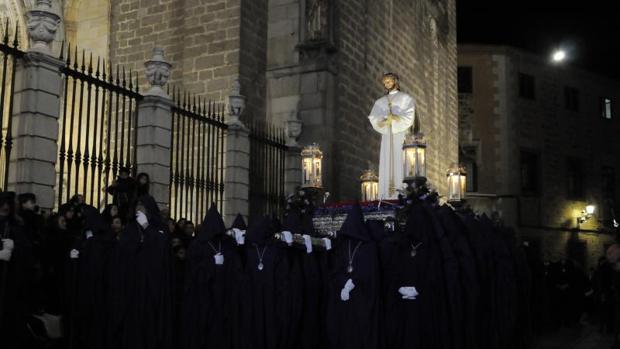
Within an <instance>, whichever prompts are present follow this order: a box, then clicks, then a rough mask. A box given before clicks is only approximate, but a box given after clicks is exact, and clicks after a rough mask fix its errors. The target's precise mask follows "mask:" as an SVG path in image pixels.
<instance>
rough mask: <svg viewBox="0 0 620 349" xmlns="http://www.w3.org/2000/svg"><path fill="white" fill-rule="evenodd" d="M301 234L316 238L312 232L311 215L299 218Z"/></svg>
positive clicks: (314, 232) (313, 231)
mask: <svg viewBox="0 0 620 349" xmlns="http://www.w3.org/2000/svg"><path fill="white" fill-rule="evenodd" d="M301 233H302V234H307V235H310V236H316V235H317V234H316V231H315V230H314V222H312V215H309V214H305V215H303V216H302V217H301Z"/></svg>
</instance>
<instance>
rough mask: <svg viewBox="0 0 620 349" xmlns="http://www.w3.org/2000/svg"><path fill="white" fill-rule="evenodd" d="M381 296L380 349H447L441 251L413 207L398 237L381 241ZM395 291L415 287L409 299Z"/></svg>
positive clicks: (429, 227) (427, 224) (420, 213)
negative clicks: (413, 295) (382, 301)
mask: <svg viewBox="0 0 620 349" xmlns="http://www.w3.org/2000/svg"><path fill="white" fill-rule="evenodd" d="M381 250H382V255H383V256H385V257H386V258H385V259H384V261H383V277H384V282H383V286H384V288H383V295H384V300H385V304H384V309H385V323H384V326H383V328H384V329H385V333H384V338H385V347H386V348H448V347H449V346H448V343H449V342H448V340H449V338H448V337H449V334H448V333H447V329H448V326H449V323H448V321H447V320H448V312H447V308H446V304H445V294H444V278H443V275H444V273H443V269H442V261H441V250H440V248H439V245H438V243H437V241H436V238H435V229H434V228H433V224H432V222H431V219H430V217H429V215H428V213H427V212H426V210H425V209H424V208H423V207H422V204H416V205H414V206H413V207H412V208H411V211H410V213H409V216H408V218H407V224H406V228H405V231H404V234H398V235H394V236H393V237H391V238H388V239H386V240H384V242H383V243H382V246H381ZM401 287H415V289H416V291H417V293H418V295H417V296H415V299H405V298H403V295H402V294H401V293H400V288H401Z"/></svg>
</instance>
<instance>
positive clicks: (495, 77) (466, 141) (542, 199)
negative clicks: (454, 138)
mask: <svg viewBox="0 0 620 349" xmlns="http://www.w3.org/2000/svg"><path fill="white" fill-rule="evenodd" d="M458 78H459V136H460V138H459V147H460V156H459V158H460V161H461V162H463V163H465V164H466V167H467V169H468V191H469V192H470V193H469V197H470V202H471V203H472V205H473V206H474V207H475V208H476V209H478V210H481V211H487V212H490V211H495V212H498V213H499V214H500V215H501V217H502V218H503V219H504V220H505V221H506V222H508V223H509V224H510V225H513V226H517V227H519V228H520V230H521V231H522V232H523V233H524V234H525V235H526V236H533V237H536V238H539V239H542V240H543V241H545V240H546V239H548V240H549V241H547V243H545V246H546V248H547V251H546V254H547V256H548V257H550V258H553V257H558V256H563V255H566V254H565V253H566V252H567V251H568V250H567V249H571V254H572V256H571V257H575V258H577V259H581V258H585V257H586V255H587V256H588V258H589V259H588V260H589V261H592V259H593V258H595V257H598V256H599V255H600V254H602V252H603V250H602V245H603V244H604V243H606V242H608V241H609V240H610V237H609V236H602V237H601V235H586V234H577V235H575V234H571V233H569V231H570V230H572V229H576V228H579V229H580V230H581V231H589V232H601V231H602V232H609V231H611V228H613V219H614V218H615V217H616V216H615V212H617V207H618V192H617V189H616V183H617V178H618V171H620V142H617V141H615V140H616V139H617V138H618V134H620V115H618V113H617V106H618V101H619V100H620V83H618V82H617V81H613V80H610V79H607V78H604V77H602V76H597V75H594V74H590V73H588V72H585V71H582V70H579V69H576V68H574V67H570V66H563V65H562V64H561V63H559V64H554V63H552V62H550V60H548V59H547V58H544V57H538V56H535V55H532V54H529V53H527V52H524V51H521V50H517V49H514V48H510V47H503V46H480V45H460V46H459V57H458ZM590 204H592V205H595V207H596V211H595V214H594V216H593V218H592V219H590V220H588V221H587V222H585V223H583V224H580V225H579V226H578V225H577V217H578V216H579V215H581V213H582V211H583V210H584V209H585V207H586V205H590ZM616 219H617V218H616ZM528 232H537V233H540V234H529V233H528ZM571 236H572V238H573V240H574V241H573V242H575V243H576V244H577V245H580V246H581V247H575V246H568V245H567V244H566V243H564V242H566V241H568V240H569V239H570V238H571ZM573 245H575V244H573ZM572 249H575V250H572Z"/></svg>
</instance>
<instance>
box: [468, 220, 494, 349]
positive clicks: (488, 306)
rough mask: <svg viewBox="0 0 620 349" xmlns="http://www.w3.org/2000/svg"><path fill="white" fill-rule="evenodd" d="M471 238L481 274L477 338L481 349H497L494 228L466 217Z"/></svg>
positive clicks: (470, 242) (478, 270)
mask: <svg viewBox="0 0 620 349" xmlns="http://www.w3.org/2000/svg"><path fill="white" fill-rule="evenodd" d="M462 218H463V222H464V223H465V226H466V228H467V239H468V241H469V245H470V247H471V248H472V252H473V254H474V259H475V261H476V271H477V273H478V286H479V287H480V302H479V306H478V310H479V311H478V312H477V321H476V324H477V336H476V337H477V339H478V347H479V348H481V349H491V348H497V326H498V325H499V324H498V323H497V316H496V312H495V304H496V300H495V298H496V296H495V294H496V292H495V285H494V278H495V260H494V257H493V250H492V246H491V239H492V236H491V235H492V229H491V228H492V227H489V226H487V225H483V224H481V222H480V221H479V220H478V219H477V218H476V217H475V216H474V215H472V214H464V215H463V216H462Z"/></svg>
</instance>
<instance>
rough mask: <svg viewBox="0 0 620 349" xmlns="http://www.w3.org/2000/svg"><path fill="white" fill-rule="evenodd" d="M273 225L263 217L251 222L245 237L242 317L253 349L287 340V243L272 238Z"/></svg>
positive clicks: (280, 344)
mask: <svg viewBox="0 0 620 349" xmlns="http://www.w3.org/2000/svg"><path fill="white" fill-rule="evenodd" d="M276 229H277V224H276V222H274V220H272V219H270V218H262V219H260V220H259V221H258V222H256V223H254V224H252V225H250V227H249V229H248V232H247V237H246V246H245V256H246V257H245V259H246V264H245V277H246V278H247V279H246V282H245V285H244V286H243V287H244V289H245V292H244V295H245V297H246V298H245V299H243V304H244V305H243V306H244V307H246V309H244V311H243V313H242V314H243V318H242V319H241V320H242V326H244V327H245V329H244V333H246V335H247V336H246V339H247V340H248V342H247V343H248V345H249V347H251V348H253V349H271V348H283V345H284V343H286V341H287V338H286V336H287V332H286V328H287V324H288V323H289V321H290V320H289V319H288V318H287V316H286V313H287V307H286V303H287V302H286V301H285V300H284V299H285V295H286V292H287V290H288V289H289V262H288V257H287V251H286V250H285V248H286V247H284V245H283V244H282V243H280V242H276V241H275V240H274V239H273V235H274V234H275V233H276ZM247 307H249V309H248V308H247ZM246 326H247V327H246Z"/></svg>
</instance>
